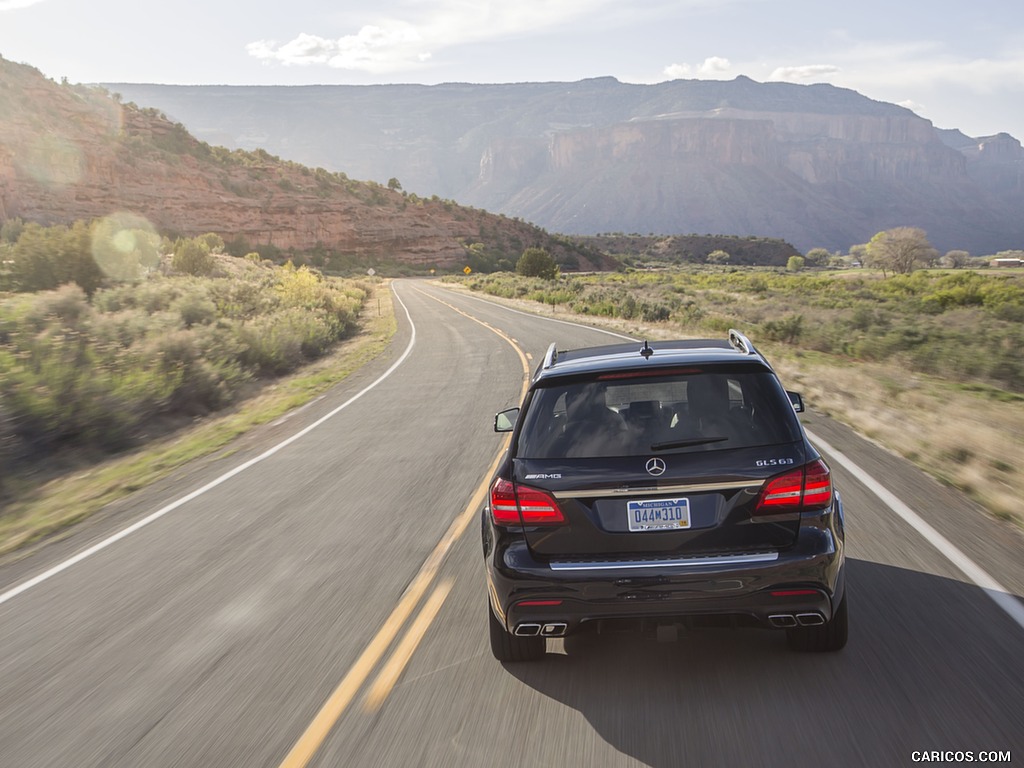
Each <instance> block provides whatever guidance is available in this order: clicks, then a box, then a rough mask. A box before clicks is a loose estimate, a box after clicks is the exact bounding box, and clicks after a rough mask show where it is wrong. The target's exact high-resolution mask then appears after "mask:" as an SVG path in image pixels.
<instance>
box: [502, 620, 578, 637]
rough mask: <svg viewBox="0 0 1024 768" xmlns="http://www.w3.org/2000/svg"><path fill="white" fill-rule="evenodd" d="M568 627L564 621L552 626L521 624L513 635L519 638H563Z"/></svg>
mask: <svg viewBox="0 0 1024 768" xmlns="http://www.w3.org/2000/svg"><path fill="white" fill-rule="evenodd" d="M566 626H567V625H566V624H565V622H562V621H556V622H552V623H550V624H519V625H517V626H516V628H515V630H514V631H513V632H512V634H514V635H516V636H517V637H537V636H538V635H540V636H541V637H561V636H562V635H564V634H565V630H566Z"/></svg>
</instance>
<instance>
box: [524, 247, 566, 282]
mask: <svg viewBox="0 0 1024 768" xmlns="http://www.w3.org/2000/svg"><path fill="white" fill-rule="evenodd" d="M516 272H518V273H519V274H520V275H523V276H524V277H542V278H544V279H545V280H554V279H555V278H557V277H558V263H557V262H556V261H555V259H554V257H553V256H552V255H551V254H550V253H548V252H547V251H546V250H544V249H543V248H527V249H526V250H525V251H523V255H522V256H520V257H519V261H517V262H516Z"/></svg>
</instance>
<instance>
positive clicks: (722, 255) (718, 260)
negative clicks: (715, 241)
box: [707, 250, 732, 264]
mask: <svg viewBox="0 0 1024 768" xmlns="http://www.w3.org/2000/svg"><path fill="white" fill-rule="evenodd" d="M731 258H732V257H731V256H730V255H729V254H728V253H727V252H726V251H723V250H717V251H712V252H711V253H709V254H708V258H707V262H708V264H728V263H729V259H731Z"/></svg>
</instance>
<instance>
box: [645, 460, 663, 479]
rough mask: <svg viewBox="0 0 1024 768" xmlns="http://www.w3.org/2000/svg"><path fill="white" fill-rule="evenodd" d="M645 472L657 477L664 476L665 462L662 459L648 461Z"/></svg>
mask: <svg viewBox="0 0 1024 768" xmlns="http://www.w3.org/2000/svg"><path fill="white" fill-rule="evenodd" d="M647 472H648V473H649V474H652V475H654V476H655V477H657V476H658V475H663V474H665V462H664V461H663V460H662V459H657V458H655V459H648V460H647Z"/></svg>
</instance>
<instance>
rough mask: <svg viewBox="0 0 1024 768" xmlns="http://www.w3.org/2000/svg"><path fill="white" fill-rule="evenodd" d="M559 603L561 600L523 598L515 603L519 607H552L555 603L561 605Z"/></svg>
mask: <svg viewBox="0 0 1024 768" xmlns="http://www.w3.org/2000/svg"><path fill="white" fill-rule="evenodd" d="M561 604H562V601H561V600H523V601H522V602H520V603H516V606H517V607H519V608H523V607H530V608H536V607H537V606H548V607H554V606H556V605H561Z"/></svg>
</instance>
